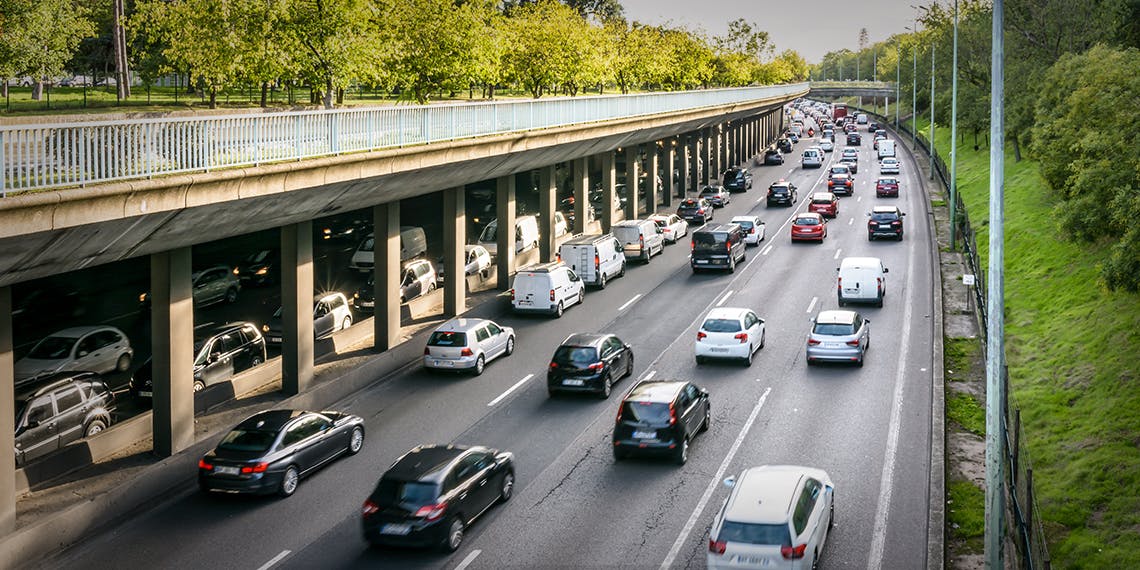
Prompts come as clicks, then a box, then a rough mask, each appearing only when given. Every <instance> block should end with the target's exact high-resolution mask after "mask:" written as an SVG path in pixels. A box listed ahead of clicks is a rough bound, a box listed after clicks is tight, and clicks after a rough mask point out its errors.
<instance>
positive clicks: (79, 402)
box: [52, 383, 87, 447]
mask: <svg viewBox="0 0 1140 570" xmlns="http://www.w3.org/2000/svg"><path fill="white" fill-rule="evenodd" d="M52 397H53V398H55V409H56V414H55V425H56V432H58V433H59V446H60V447H63V446H65V445H67V444H69V443H71V442H73V441H75V440H77V439H79V438H81V437H83V422H84V420H86V419H87V407H86V406H84V404H83V394H80V393H79V385H78V384H75V383H72V384H70V385H67V386H64V387H62V388H60V389H58V390H56V391H55V392H53V393H52Z"/></svg>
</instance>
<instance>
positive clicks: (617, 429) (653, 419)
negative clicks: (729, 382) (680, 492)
mask: <svg viewBox="0 0 1140 570" xmlns="http://www.w3.org/2000/svg"><path fill="white" fill-rule="evenodd" d="M711 417H712V414H711V411H710V407H709V393H708V391H707V390H705V389H704V388H701V387H699V386H697V385H696V384H693V383H692V382H680V381H678V382H661V381H651V382H646V381H643V382H639V383H637V384H636V385H635V386H634V387H633V388H632V389H630V391H629V393H628V394H626V395H625V398H622V401H621V405H620V406H619V407H618V414H617V420H616V422H615V425H614V434H613V445H614V460H616V461H620V460H622V459H625V458H626V457H627V456H629V455H632V454H646V455H666V456H670V457H672V458H673V460H674V461H676V462H677V463H678V464H681V465H684V464H685V462H686V461H688V460H689V441H690V440H692V439H693V438H694V437H696V435H697V434H698V433H700V432H703V431H705V430H707V429H709V421H710V419H711Z"/></svg>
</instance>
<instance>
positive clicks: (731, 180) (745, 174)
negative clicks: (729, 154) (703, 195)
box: [721, 167, 752, 192]
mask: <svg viewBox="0 0 1140 570" xmlns="http://www.w3.org/2000/svg"><path fill="white" fill-rule="evenodd" d="M721 180H722V181H723V182H724V189H725V190H728V191H729V192H747V191H748V190H749V189H750V188H752V173H751V172H749V171H748V169H747V168H737V167H732V168H729V169H728V170H725V171H724V176H723V177H722V178H721Z"/></svg>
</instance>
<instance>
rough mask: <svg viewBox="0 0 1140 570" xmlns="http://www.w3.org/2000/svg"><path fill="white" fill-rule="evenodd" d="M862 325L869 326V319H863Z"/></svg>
mask: <svg viewBox="0 0 1140 570" xmlns="http://www.w3.org/2000/svg"><path fill="white" fill-rule="evenodd" d="M863 324H865V325H869V324H871V319H863Z"/></svg>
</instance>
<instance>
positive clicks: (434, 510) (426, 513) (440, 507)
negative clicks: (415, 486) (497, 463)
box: [412, 503, 802, 555]
mask: <svg viewBox="0 0 1140 570" xmlns="http://www.w3.org/2000/svg"><path fill="white" fill-rule="evenodd" d="M446 510H447V503H439V504H437V505H424V506H422V507H420V508H419V509H418V510H416V514H414V515H412V516H414V517H416V518H422V519H424V520H426V521H428V522H431V521H437V520H439V519H440V518H442V517H443V513H444V511H446ZM801 555H802V554H801Z"/></svg>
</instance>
